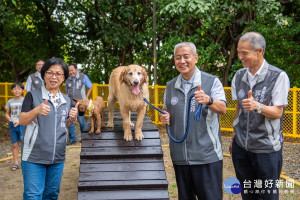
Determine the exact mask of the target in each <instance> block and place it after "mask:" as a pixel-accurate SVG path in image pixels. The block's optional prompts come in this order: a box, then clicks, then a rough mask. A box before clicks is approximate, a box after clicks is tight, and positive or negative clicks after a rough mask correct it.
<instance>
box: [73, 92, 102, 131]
mask: <svg viewBox="0 0 300 200" xmlns="http://www.w3.org/2000/svg"><path fill="white" fill-rule="evenodd" d="M74 100H75V101H76V102H79V105H78V112H79V116H82V115H84V114H87V115H88V116H89V117H90V119H91V130H90V131H89V134H92V133H94V130H95V121H96V119H97V130H96V132H95V133H96V134H100V133H101V125H102V127H105V104H104V101H103V98H102V97H100V96H97V97H96V99H95V101H92V100H88V99H87V100H80V99H74ZM101 121H102V123H101Z"/></svg>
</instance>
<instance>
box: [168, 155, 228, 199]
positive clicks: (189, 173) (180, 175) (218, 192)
mask: <svg viewBox="0 0 300 200" xmlns="http://www.w3.org/2000/svg"><path fill="white" fill-rule="evenodd" d="M174 169H175V175H176V182H177V187H178V197H179V200H194V199H196V196H197V198H198V199H199V200H219V199H220V200H222V196H223V191H222V178H223V160H220V161H217V162H214V163H209V164H203V165H174Z"/></svg>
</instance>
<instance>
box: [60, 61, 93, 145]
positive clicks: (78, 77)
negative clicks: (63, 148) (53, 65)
mask: <svg viewBox="0 0 300 200" xmlns="http://www.w3.org/2000/svg"><path fill="white" fill-rule="evenodd" d="M68 68H69V75H70V76H69V78H68V79H67V80H66V92H67V95H68V97H70V99H71V105H72V106H75V104H76V102H75V101H74V100H73V99H88V98H89V96H90V94H91V91H92V86H93V84H92V82H91V81H90V79H89V77H88V76H87V75H85V74H83V73H79V72H78V68H77V65H76V64H70V65H69V66H68ZM86 87H87V88H88V91H87V93H85V92H86V91H85V88H86ZM77 119H78V122H79V125H80V131H81V133H82V131H83V129H84V126H85V124H86V122H85V118H84V115H82V116H79V115H78V116H77ZM76 140H77V138H76V134H75V123H74V124H73V125H72V126H70V127H69V142H68V143H67V144H68V145H72V144H76V143H77V141H76Z"/></svg>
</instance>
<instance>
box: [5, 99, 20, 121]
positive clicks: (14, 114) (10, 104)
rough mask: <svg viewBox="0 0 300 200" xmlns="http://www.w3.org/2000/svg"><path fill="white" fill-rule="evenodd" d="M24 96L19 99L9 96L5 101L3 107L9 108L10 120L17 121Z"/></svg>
mask: <svg viewBox="0 0 300 200" xmlns="http://www.w3.org/2000/svg"><path fill="white" fill-rule="evenodd" d="M23 100H24V97H21V98H20V99H15V98H11V99H9V100H8V101H7V103H6V105H5V108H6V109H8V110H10V118H11V120H12V122H18V121H19V117H20V114H21V109H22V104H23Z"/></svg>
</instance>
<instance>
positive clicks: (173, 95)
mask: <svg viewBox="0 0 300 200" xmlns="http://www.w3.org/2000/svg"><path fill="white" fill-rule="evenodd" d="M174 61H175V66H176V69H177V71H178V72H180V75H179V76H177V77H175V78H174V79H173V80H171V81H170V82H168V83H167V87H166V91H165V96H164V97H165V99H164V109H165V114H162V115H161V117H160V120H161V122H162V124H164V125H166V124H168V123H170V132H171V135H172V137H173V138H175V139H180V138H182V137H183V135H184V134H185V131H186V125H187V119H186V118H187V115H188V113H187V106H188V105H190V114H191V116H194V115H195V113H196V110H197V109H198V107H199V106H202V113H201V118H200V121H195V120H194V119H191V120H190V126H189V132H188V135H187V137H186V139H185V140H184V141H183V142H182V143H177V142H174V141H173V140H170V151H171V158H172V162H173V165H174V170H175V175H176V182H177V186H178V197H179V199H180V200H193V199H196V197H197V198H198V199H201V200H212V199H213V200H221V199H222V178H223V176H222V170H223V154H222V145H221V132H220V124H219V114H225V113H226V98H225V92H224V89H223V86H222V83H221V82H220V80H219V79H218V78H217V77H215V76H213V75H210V74H208V73H205V72H203V71H200V70H199V69H198V68H197V67H196V63H197V62H198V54H197V50H196V47H195V45H194V44H193V43H190V42H183V43H179V44H177V45H176V46H175V48H174ZM193 94H194V95H195V97H193V98H192V99H191V103H190V104H188V102H187V99H189V97H190V96H191V95H193ZM207 180H209V183H208V181H207Z"/></svg>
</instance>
